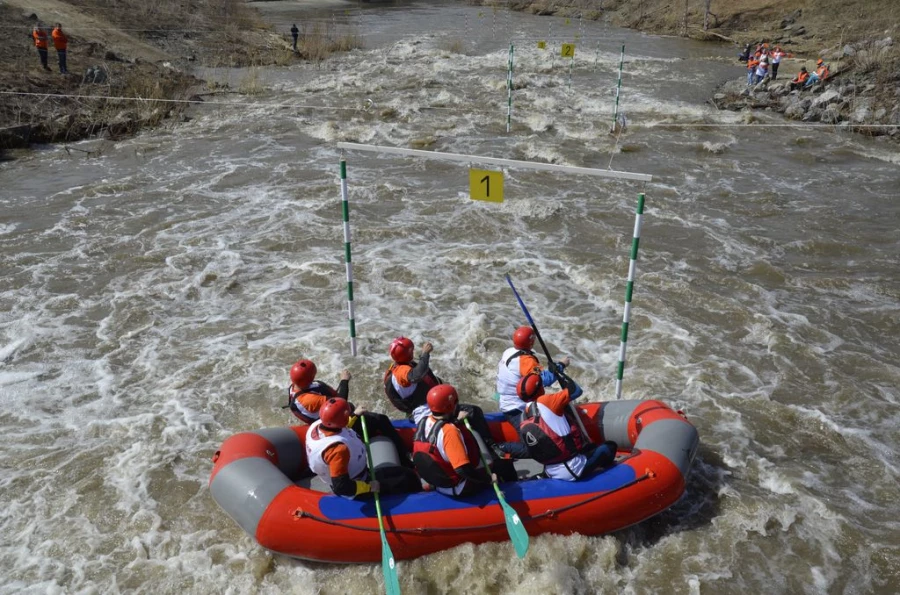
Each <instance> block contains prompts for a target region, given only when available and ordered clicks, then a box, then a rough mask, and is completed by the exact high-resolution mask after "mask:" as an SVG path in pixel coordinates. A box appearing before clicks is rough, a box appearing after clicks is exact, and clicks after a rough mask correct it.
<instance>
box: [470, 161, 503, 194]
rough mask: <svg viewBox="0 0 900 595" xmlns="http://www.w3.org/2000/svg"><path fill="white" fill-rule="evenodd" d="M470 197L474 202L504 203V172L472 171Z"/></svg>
mask: <svg viewBox="0 0 900 595" xmlns="http://www.w3.org/2000/svg"><path fill="white" fill-rule="evenodd" d="M469 197H470V198H471V199H472V200H486V201H488V202H503V172H502V171H489V170H486V169H470V170H469Z"/></svg>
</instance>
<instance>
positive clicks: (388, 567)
mask: <svg viewBox="0 0 900 595" xmlns="http://www.w3.org/2000/svg"><path fill="white" fill-rule="evenodd" d="M359 421H360V423H362V431H363V442H365V443H366V461H367V462H368V464H369V476H371V478H372V479H373V480H374V479H375V466H374V465H373V464H372V449H371V448H370V447H369V429H368V428H367V427H366V418H365V417H364V416H362V415H360V416H359ZM374 496H375V512H376V513H377V514H378V530H379V531H381V571H382V572H383V573H384V590H385V592H386V593H387V595H400V581H399V580H398V579H397V566H396V564H395V563H394V553H393V552H391V546H389V545H388V542H387V536H386V535H385V534H384V521H382V520H381V499H380V498H379V497H378V494H377V493H376V494H374Z"/></svg>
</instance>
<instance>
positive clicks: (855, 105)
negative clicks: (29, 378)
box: [0, 0, 900, 151]
mask: <svg viewBox="0 0 900 595" xmlns="http://www.w3.org/2000/svg"><path fill="white" fill-rule="evenodd" d="M330 1H331V2H333V3H337V2H340V0H330ZM469 2H470V3H472V4H484V5H495V6H498V7H503V8H506V7H510V8H512V9H514V10H522V11H527V12H531V13H534V14H542V15H548V14H553V15H559V16H563V15H566V16H571V17H577V18H586V19H602V20H604V21H606V22H609V23H610V24H612V25H616V26H623V27H630V28H634V29H638V30H641V31H646V32H648V33H654V34H667V35H681V36H685V37H690V38H694V39H705V40H713V41H717V42H722V41H725V42H729V43H734V44H735V66H736V73H738V74H737V77H736V79H735V80H734V81H730V82H728V83H727V84H726V85H724V86H723V87H722V88H721V89H720V90H719V91H718V92H717V93H716V94H715V97H714V98H713V101H714V103H715V104H716V106H717V107H719V108H720V109H728V110H744V109H768V110H773V111H777V112H780V113H783V114H784V115H785V116H786V117H788V118H797V119H800V120H804V121H821V122H828V123H833V124H843V125H846V126H850V127H852V128H854V129H855V130H859V131H860V132H864V133H867V134H873V135H888V136H891V137H892V138H894V139H897V140H900V126H898V125H900V44H897V43H894V42H893V39H895V38H898V34H900V31H898V22H900V5H896V3H894V2H892V1H891V0H867V1H863V0H848V1H847V2H842V3H837V2H833V1H832V0H808V1H806V2H800V1H799V0H787V1H785V2H767V1H765V0H738V1H735V2H731V3H728V4H727V7H719V6H718V4H719V3H716V5H715V6H714V10H715V11H716V12H714V13H713V12H710V13H708V14H707V13H705V12H703V13H701V11H700V8H701V3H695V4H696V5H695V6H690V5H689V6H688V11H687V12H684V10H683V9H682V10H679V8H680V7H673V5H672V3H671V2H664V1H663V0H642V1H641V2H638V3H634V2H622V1H618V0H612V1H607V2H601V3H597V2H590V1H588V0H568V1H554V2H550V0H511V1H507V0H469ZM307 3H308V4H309V6H312V5H313V3H312V0H307ZM344 4H348V3H344ZM292 5H293V3H292ZM256 6H259V5H258V4H257V3H244V2H243V1H241V0H224V1H220V2H212V1H211V0H188V1H186V2H178V1H176V0H163V2H162V4H159V3H157V4H155V5H154V6H153V7H150V6H147V5H145V3H142V2H140V1H139V0H123V1H122V2H119V3H117V8H116V10H112V11H111V10H108V9H107V7H106V5H105V4H104V3H102V2H101V0H73V1H70V2H62V1H60V0H6V2H4V3H2V4H0V20H2V21H3V22H4V23H8V24H9V25H10V29H9V30H10V31H11V32H12V33H11V37H12V38H13V39H14V40H15V41H13V43H8V44H3V45H0V93H2V95H0V98H2V99H0V151H2V150H3V149H5V148H13V147H25V146H28V145H29V144H34V143H46V142H70V141H75V140H80V139H83V138H86V137H90V136H95V135H104V136H106V137H109V138H117V137H119V136H122V135H128V134H133V133H135V132H137V131H138V130H140V129H141V128H143V127H145V126H157V125H160V124H161V123H163V122H165V121H167V120H169V121H177V119H178V118H180V117H183V116H182V114H183V111H184V109H185V107H186V106H187V105H189V103H190V102H191V101H202V97H203V96H204V95H206V94H209V93H216V92H224V91H228V89H223V88H220V87H218V86H216V85H209V84H207V83H206V82H205V81H202V80H199V79H197V78H195V77H194V76H192V74H191V73H192V72H193V71H194V70H195V68H196V67H197V66H201V65H202V66H266V65H275V64H278V65H284V64H289V63H291V62H292V61H296V60H322V59H324V58H325V57H327V56H328V55H329V54H330V53H332V52H334V51H344V50H347V49H351V48H354V47H360V45H361V42H360V41H359V38H358V37H357V36H355V35H344V36H343V37H337V36H335V35H332V34H331V32H329V31H327V30H324V29H322V28H318V27H317V28H311V29H307V28H306V27H305V26H304V30H303V32H302V35H301V43H300V46H299V47H298V51H297V52H294V51H292V49H291V47H290V43H289V38H288V37H286V36H285V34H284V32H281V33H280V34H279V33H277V32H275V31H274V30H273V29H272V27H271V26H270V25H268V24H267V23H265V21H264V19H263V17H262V16H261V14H260V12H259V11H258V10H256V8H255V7H256ZM597 6H600V7H602V8H597ZM836 14H840V15H842V16H841V17H840V18H836V17H835V15H836ZM845 17H846V18H845ZM56 22H61V23H62V24H63V29H64V30H65V31H67V32H68V36H69V52H68V53H69V56H68V66H69V72H70V73H71V74H60V73H59V72H58V68H56V52H55V51H54V50H53V49H52V48H51V49H50V50H49V60H50V65H51V67H52V68H51V70H50V71H47V70H44V69H43V68H42V67H41V65H40V63H39V61H38V56H37V52H36V50H35V48H34V43H33V42H32V40H31V31H32V28H33V27H34V26H35V25H36V24H38V23H42V24H43V25H44V26H45V27H50V26H52V25H53V24H55V23H56ZM134 23H140V24H141V25H140V28H136V27H135V26H134ZM185 23H189V24H188V25H185ZM873 32H877V33H878V35H877V36H874V37H873V35H874V33H873ZM761 41H769V42H771V43H778V44H780V45H782V46H783V47H784V48H785V50H786V51H788V52H790V55H791V56H792V57H791V58H789V59H787V60H786V61H785V63H784V64H783V65H782V72H781V73H780V74H781V75H782V79H786V78H790V77H791V76H793V74H794V73H795V72H796V71H797V70H799V68H800V66H801V65H802V64H804V63H805V64H807V65H812V64H813V63H814V60H815V58H817V57H819V56H821V57H823V58H825V59H826V60H828V61H829V63H830V64H831V66H832V73H833V75H832V78H831V80H829V81H828V82H827V83H826V84H825V85H824V86H823V88H820V89H817V90H815V91H814V92H813V93H806V92H798V93H795V94H791V93H789V92H787V91H786V90H785V88H784V86H783V85H781V84H780V83H779V84H766V85H758V86H756V87H754V88H753V89H747V88H746V86H744V87H742V86H741V84H740V83H741V82H742V81H744V77H743V76H741V74H740V73H741V70H740V69H739V68H738V67H740V66H741V64H740V63H739V62H738V61H737V53H738V49H739V48H740V47H743V45H745V44H747V43H757V42H761ZM825 89H830V90H831V91H835V92H836V94H835V93H827V94H826V95H825V97H826V99H824V100H821V99H818V100H817V99H816V98H811V97H809V96H811V95H813V94H818V93H821V92H824V91H825ZM136 97H137V98H140V100H137V101H136V100H135V99H134V98H136ZM807 99H809V100H808V101H807ZM823 103H824V104H825V105H822V104H823ZM826 108H828V109H826Z"/></svg>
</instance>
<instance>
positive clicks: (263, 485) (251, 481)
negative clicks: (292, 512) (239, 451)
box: [209, 457, 294, 537]
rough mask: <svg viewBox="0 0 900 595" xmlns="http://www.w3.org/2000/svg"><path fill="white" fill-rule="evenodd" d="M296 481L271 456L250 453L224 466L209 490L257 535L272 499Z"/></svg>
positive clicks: (226, 510) (236, 519)
mask: <svg viewBox="0 0 900 595" xmlns="http://www.w3.org/2000/svg"><path fill="white" fill-rule="evenodd" d="M293 485H294V484H293V483H292V482H291V480H290V479H288V478H287V476H286V475H285V474H284V473H282V472H281V471H280V470H279V469H278V468H277V467H276V466H275V465H274V464H272V463H271V462H270V461H268V459H263V458H260V457H247V458H243V459H238V460H236V461H232V462H231V463H229V464H228V465H226V466H225V467H223V468H222V469H220V470H219V472H218V473H216V476H215V477H214V478H213V480H212V482H211V483H210V484H209V491H210V493H211V494H212V497H213V499H214V500H215V501H216V503H217V504H218V505H219V506H221V507H222V510H224V511H225V512H226V513H227V514H228V516H230V517H231V518H233V519H234V520H235V522H236V523H237V524H238V525H240V526H241V527H242V528H243V529H244V531H246V532H247V533H248V534H249V535H252V536H254V537H255V536H256V528H257V526H258V525H259V520H260V519H261V518H262V516H263V515H264V514H265V512H266V509H267V508H268V507H269V505H270V504H271V503H272V500H274V499H275V497H276V496H277V495H278V494H279V493H281V492H282V491H283V490H284V489H285V488H288V487H291V486H293Z"/></svg>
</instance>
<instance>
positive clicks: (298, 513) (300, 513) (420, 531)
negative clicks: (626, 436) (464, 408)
mask: <svg viewBox="0 0 900 595" xmlns="http://www.w3.org/2000/svg"><path fill="white" fill-rule="evenodd" d="M655 476H656V474H655V473H652V472H650V471H648V472H646V473H644V474H643V475H641V476H640V477H637V478H635V479H633V480H632V481H630V482H628V483H626V484H622V485H620V486H619V487H617V488H613V489H611V490H609V491H608V492H603V493H602V494H596V495H594V496H591V497H590V498H585V499H584V500H581V501H580V502H575V503H574V504H568V505H566V506H561V507H559V508H552V509H550V510H547V511H544V512H542V513H540V514H536V515H534V516H530V517H522V515H521V514H520V515H519V516H520V517H522V521H523V522H524V521H530V520H538V519H542V518H545V517H550V518H552V517H554V516H556V515H557V514H559V513H561V512H565V511H567V510H571V509H573V508H578V507H579V506H584V505H585V504H589V503H591V502H593V501H595V500H599V499H600V498H603V497H605V496H608V495H610V494H614V493H616V492H618V491H619V490H624V489H625V488H629V487H631V486H633V485H635V484H637V483H640V482H642V481H644V480H645V479H650V478H651V477H655ZM294 516H295V517H296V518H297V519H301V518H308V519H312V520H314V521H318V522H320V523H324V524H326V525H334V526H335V527H343V528H345V529H356V530H357V531H372V532H375V533H378V532H379V529H378V527H360V526H359V525H353V524H350V523H343V522H341V521H333V520H331V519H327V518H325V517H320V516H317V515H315V514H312V513H310V512H306V511H305V510H301V509H297V510H295V511H294ZM503 526H505V521H503V522H499V523H489V524H487V525H467V526H464V527H416V528H412V529H395V528H389V527H385V528H384V530H385V532H387V533H398V534H409V533H413V534H417V535H426V534H428V533H451V532H454V531H473V530H477V529H493V528H495V527H503Z"/></svg>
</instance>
